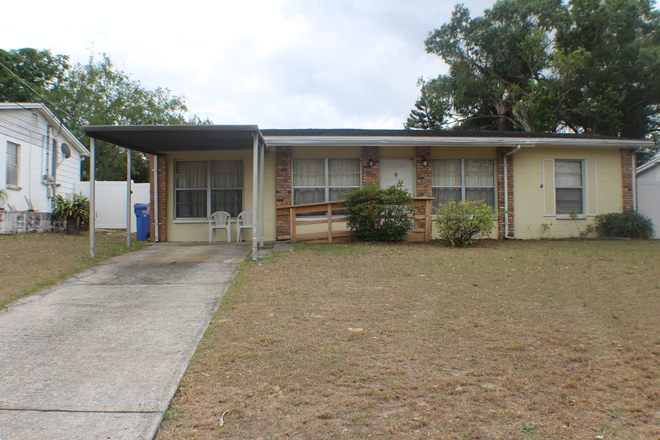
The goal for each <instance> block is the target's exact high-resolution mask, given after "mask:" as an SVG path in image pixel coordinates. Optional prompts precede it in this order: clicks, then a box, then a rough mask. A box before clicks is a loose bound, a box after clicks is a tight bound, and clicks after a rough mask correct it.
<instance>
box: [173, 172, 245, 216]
mask: <svg viewBox="0 0 660 440" xmlns="http://www.w3.org/2000/svg"><path fill="white" fill-rule="evenodd" d="M220 160H224V161H236V162H239V161H240V162H243V160H242V159H197V160H195V159H191V160H185V159H176V160H175V161H174V170H173V177H174V179H173V180H174V182H173V185H172V186H173V190H174V223H175V224H178V223H208V222H209V219H210V218H211V214H212V213H211V191H213V190H214V189H216V190H217V189H222V188H211V173H210V167H211V162H212V161H220ZM177 162H206V213H207V216H206V217H181V218H177V216H176V192H177V189H184V188H177V187H176V164H177ZM199 189H201V188H199ZM226 189H236V188H226ZM184 190H185V189H184ZM241 201H242V206H241V211H244V210H245V163H243V185H242V186H241ZM236 219H237V217H232V218H231V219H230V221H234V222H235V221H236Z"/></svg>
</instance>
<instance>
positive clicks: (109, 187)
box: [75, 181, 151, 232]
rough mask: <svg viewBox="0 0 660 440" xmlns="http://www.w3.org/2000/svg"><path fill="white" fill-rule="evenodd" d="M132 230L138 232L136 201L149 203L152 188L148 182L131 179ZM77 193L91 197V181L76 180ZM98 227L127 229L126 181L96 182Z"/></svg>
mask: <svg viewBox="0 0 660 440" xmlns="http://www.w3.org/2000/svg"><path fill="white" fill-rule="evenodd" d="M131 184H132V185H131V190H132V192H133V194H132V195H131V204H130V206H131V214H132V217H131V232H137V228H136V224H137V220H136V218H135V210H134V209H133V205H135V204H136V203H144V204H147V203H149V201H150V199H151V190H150V188H149V184H148V183H134V182H133V181H131ZM75 190H76V194H79V193H82V195H84V196H87V197H89V182H76V185H75ZM96 227H97V228H100V229H104V228H108V229H126V182H124V181H120V182H104V181H97V182H96Z"/></svg>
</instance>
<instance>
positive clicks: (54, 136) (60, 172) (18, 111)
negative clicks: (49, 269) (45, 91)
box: [0, 102, 89, 233]
mask: <svg viewBox="0 0 660 440" xmlns="http://www.w3.org/2000/svg"><path fill="white" fill-rule="evenodd" d="M85 156H89V151H88V150H87V149H86V148H85V147H84V146H83V145H82V144H81V143H80V141H78V139H76V138H75V137H74V136H73V134H71V132H69V130H67V129H66V127H65V126H64V125H63V124H62V122H61V121H60V120H59V119H57V118H56V117H55V115H53V113H52V112H51V111H50V110H49V109H48V108H47V107H46V106H45V105H43V104H40V103H25V102H24V103H10V102H2V103H0V189H4V190H5V191H6V194H7V195H8V200H7V201H6V203H5V206H4V210H3V211H2V212H3V217H2V219H3V221H2V225H0V233H10V232H18V231H24V229H25V227H27V226H26V224H27V223H25V222H26V221H27V220H26V216H25V215H23V214H20V215H18V214H17V215H9V211H13V212H20V213H23V212H32V211H33V212H37V213H50V212H51V209H52V204H51V200H52V198H53V197H54V196H55V195H56V194H62V195H65V196H71V195H73V193H74V185H75V182H78V181H79V180H80V160H81V158H82V157H85ZM35 216H36V217H39V216H38V215H35ZM35 216H33V217H35ZM10 217H11V218H10ZM43 217H44V218H45V217H48V220H49V219H50V216H49V215H48V216H43ZM19 220H20V221H21V222H22V223H21V225H18V224H15V222H16V221H19ZM28 223H31V224H35V223H34V222H33V221H30V222H28ZM37 223H40V221H37ZM28 230H32V228H28ZM24 232H27V230H25V231H24Z"/></svg>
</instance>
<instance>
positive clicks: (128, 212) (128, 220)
mask: <svg viewBox="0 0 660 440" xmlns="http://www.w3.org/2000/svg"><path fill="white" fill-rule="evenodd" d="M126 247H127V248H130V247H131V150H129V149H128V148H127V149H126Z"/></svg>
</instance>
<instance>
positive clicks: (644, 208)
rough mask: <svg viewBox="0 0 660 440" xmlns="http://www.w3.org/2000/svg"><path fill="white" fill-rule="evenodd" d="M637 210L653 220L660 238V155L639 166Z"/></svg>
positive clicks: (656, 234) (657, 236)
mask: <svg viewBox="0 0 660 440" xmlns="http://www.w3.org/2000/svg"><path fill="white" fill-rule="evenodd" d="M637 197H638V205H637V210H638V211H639V212H640V213H642V214H644V215H646V216H648V217H649V218H650V219H651V220H653V226H654V227H655V238H660V156H657V157H655V158H654V159H653V160H651V161H650V162H647V163H645V164H644V165H642V166H641V167H639V168H637Z"/></svg>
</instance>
